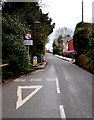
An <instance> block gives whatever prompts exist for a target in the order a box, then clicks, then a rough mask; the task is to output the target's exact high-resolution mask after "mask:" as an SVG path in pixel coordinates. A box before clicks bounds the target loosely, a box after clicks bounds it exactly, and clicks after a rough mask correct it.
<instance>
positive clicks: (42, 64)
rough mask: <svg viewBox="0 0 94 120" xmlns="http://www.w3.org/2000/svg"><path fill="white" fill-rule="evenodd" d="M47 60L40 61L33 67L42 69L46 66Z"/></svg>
mask: <svg viewBox="0 0 94 120" xmlns="http://www.w3.org/2000/svg"><path fill="white" fill-rule="evenodd" d="M46 64H47V62H46V61H45V62H42V63H39V64H38V65H37V66H35V67H34V68H36V69H44V68H45V66H46Z"/></svg>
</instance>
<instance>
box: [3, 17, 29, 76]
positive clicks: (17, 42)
mask: <svg viewBox="0 0 94 120" xmlns="http://www.w3.org/2000/svg"><path fill="white" fill-rule="evenodd" d="M2 28H3V29H2V62H3V63H8V64H9V66H8V68H9V69H5V67H4V68H3V75H4V76H3V77H5V76H7V77H10V76H18V75H20V74H21V72H22V71H24V69H25V68H26V67H28V56H27V51H26V48H25V46H24V44H23V40H22V35H23V33H24V26H23V25H22V24H21V23H20V22H19V21H17V20H16V19H12V18H11V17H10V16H7V17H6V18H3V19H2Z"/></svg>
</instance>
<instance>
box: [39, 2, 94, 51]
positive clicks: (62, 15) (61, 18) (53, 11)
mask: <svg viewBox="0 0 94 120" xmlns="http://www.w3.org/2000/svg"><path fill="white" fill-rule="evenodd" d="M40 1H41V0H40ZM83 1H84V21H85V22H92V2H93V1H94V0H83ZM81 2H82V0H42V4H44V7H43V8H42V11H43V13H49V17H51V18H52V19H53V22H55V23H56V27H55V29H58V28H59V27H68V28H71V29H73V30H74V29H75V26H76V24H77V23H78V22H81V20H82V11H81V10H82V9H81V8H82V6H81ZM54 34H55V30H54V32H53V33H52V35H50V37H49V38H50V39H51V40H50V43H49V44H48V45H47V48H49V47H50V48H49V49H52V47H51V46H52V45H51V43H52V41H53V39H54V37H53V36H54Z"/></svg>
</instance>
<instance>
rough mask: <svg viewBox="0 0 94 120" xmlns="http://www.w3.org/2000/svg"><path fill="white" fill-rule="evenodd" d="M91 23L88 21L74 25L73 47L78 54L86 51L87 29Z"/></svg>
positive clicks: (88, 37)
mask: <svg viewBox="0 0 94 120" xmlns="http://www.w3.org/2000/svg"><path fill="white" fill-rule="evenodd" d="M90 27H91V24H89V23H79V24H77V26H76V29H75V32H74V37H73V42H74V49H75V50H76V51H77V53H78V55H80V54H84V53H86V52H87V51H88V49H89V48H88V42H89V40H90V36H89V32H90V31H89V29H90Z"/></svg>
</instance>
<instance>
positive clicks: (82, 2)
mask: <svg viewBox="0 0 94 120" xmlns="http://www.w3.org/2000/svg"><path fill="white" fill-rule="evenodd" d="M83 5H84V3H83V0H82V22H84V20H83V17H84V15H83V14H84V8H83Z"/></svg>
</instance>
